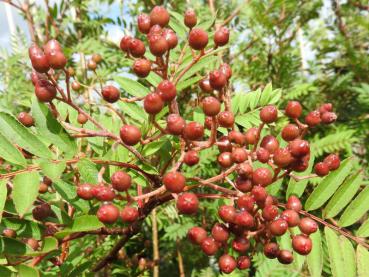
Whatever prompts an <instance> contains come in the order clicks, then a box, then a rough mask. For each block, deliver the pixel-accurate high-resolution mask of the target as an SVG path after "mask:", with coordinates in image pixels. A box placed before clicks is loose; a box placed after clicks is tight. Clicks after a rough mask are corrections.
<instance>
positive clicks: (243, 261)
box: [237, 256, 251, 270]
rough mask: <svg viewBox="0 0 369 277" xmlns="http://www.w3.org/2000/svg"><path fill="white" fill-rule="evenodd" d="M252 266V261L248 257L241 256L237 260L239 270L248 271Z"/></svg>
mask: <svg viewBox="0 0 369 277" xmlns="http://www.w3.org/2000/svg"><path fill="white" fill-rule="evenodd" d="M250 266H251V260H250V258H249V257H248V256H239V257H238V258H237V268H238V269H240V270H244V269H248V268H249V267H250Z"/></svg>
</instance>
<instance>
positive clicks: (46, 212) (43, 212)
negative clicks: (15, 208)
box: [32, 203, 52, 221]
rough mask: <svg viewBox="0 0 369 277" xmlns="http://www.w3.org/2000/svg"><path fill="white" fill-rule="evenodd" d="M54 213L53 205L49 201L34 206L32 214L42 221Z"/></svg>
mask: <svg viewBox="0 0 369 277" xmlns="http://www.w3.org/2000/svg"><path fill="white" fill-rule="evenodd" d="M51 214H52V210H51V207H50V205H49V204H48V203H42V204H41V205H38V206H36V207H34V208H33V210H32V216H33V218H34V219H36V220H39V221H42V220H44V219H46V218H47V217H49V216H50V215H51Z"/></svg>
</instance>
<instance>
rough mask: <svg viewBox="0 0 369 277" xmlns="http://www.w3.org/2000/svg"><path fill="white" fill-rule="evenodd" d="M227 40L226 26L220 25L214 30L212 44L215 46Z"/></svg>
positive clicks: (224, 43) (227, 31) (223, 43)
mask: <svg viewBox="0 0 369 277" xmlns="http://www.w3.org/2000/svg"><path fill="white" fill-rule="evenodd" d="M228 41H229V30H228V28H226V27H220V28H219V29H218V30H216V31H215V34H214V44H215V45H216V46H223V45H226V44H227V43H228Z"/></svg>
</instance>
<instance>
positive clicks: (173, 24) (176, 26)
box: [169, 11, 187, 39]
mask: <svg viewBox="0 0 369 277" xmlns="http://www.w3.org/2000/svg"><path fill="white" fill-rule="evenodd" d="M169 13H170V15H171V16H172V18H171V19H170V21H169V26H170V28H172V29H173V30H174V31H175V32H176V33H177V35H178V36H179V37H180V38H182V39H185V38H186V36H187V28H186V26H185V25H184V23H183V16H182V15H181V14H179V13H176V12H173V11H170V12H169Z"/></svg>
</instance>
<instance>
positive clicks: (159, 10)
mask: <svg viewBox="0 0 369 277" xmlns="http://www.w3.org/2000/svg"><path fill="white" fill-rule="evenodd" d="M150 20H151V25H155V24H158V25H160V26H161V27H165V26H166V25H167V24H168V23H169V20H170V17H169V13H168V11H167V10H166V9H165V8H164V7H162V6H155V7H154V8H153V9H152V10H151V13H150Z"/></svg>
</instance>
